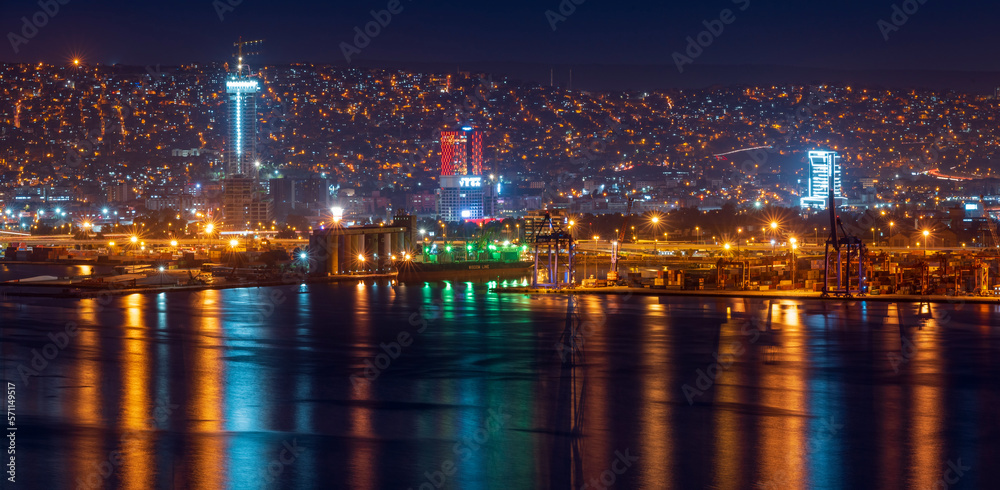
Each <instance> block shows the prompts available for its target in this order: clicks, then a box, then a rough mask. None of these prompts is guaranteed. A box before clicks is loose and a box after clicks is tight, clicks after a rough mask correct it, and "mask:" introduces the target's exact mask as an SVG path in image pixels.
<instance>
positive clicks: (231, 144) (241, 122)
mask: <svg viewBox="0 0 1000 490" xmlns="http://www.w3.org/2000/svg"><path fill="white" fill-rule="evenodd" d="M260 42H262V41H243V40H242V39H240V41H239V42H237V43H236V47H237V48H238V49H239V51H238V53H237V55H236V56H237V58H236V70H235V71H232V72H230V73H229V75H228V76H227V77H226V93H227V94H229V104H228V105H229V141H227V144H226V177H225V179H224V180H223V184H222V189H223V192H222V213H223V220H224V224H225V227H226V228H227V229H229V230H246V231H249V230H253V229H256V228H258V227H261V226H264V223H270V222H271V202H270V201H268V200H266V199H264V196H265V194H266V193H265V192H264V190H263V188H262V187H261V185H260V182H259V181H258V179H257V175H256V173H257V158H258V157H257V93H258V92H259V91H260V84H259V83H258V82H257V79H256V78H253V77H252V76H251V75H250V73H251V72H250V67H249V66H247V64H246V63H244V62H243V56H244V55H250V54H252V53H246V52H244V51H243V48H244V47H245V46H249V45H253V44H258V43H260Z"/></svg>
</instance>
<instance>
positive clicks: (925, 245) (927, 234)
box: [924, 230, 931, 256]
mask: <svg viewBox="0 0 1000 490" xmlns="http://www.w3.org/2000/svg"><path fill="white" fill-rule="evenodd" d="M930 235H931V232H930V231H928V230H924V255H925V256H926V255H927V237H929V236H930Z"/></svg>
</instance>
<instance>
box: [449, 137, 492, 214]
mask: <svg viewBox="0 0 1000 490" xmlns="http://www.w3.org/2000/svg"><path fill="white" fill-rule="evenodd" d="M440 184H441V188H440V189H439V190H438V214H439V215H440V216H441V218H442V219H444V220H445V221H459V220H467V219H473V220H478V219H483V218H485V217H486V216H484V207H485V208H486V209H492V208H493V207H492V206H484V201H483V199H484V197H486V195H487V194H488V195H489V196H492V193H484V192H483V191H484V189H483V186H484V183H483V133H482V131H479V130H477V129H475V128H473V127H471V126H464V127H462V128H461V129H460V130H458V131H442V132H441V180H440Z"/></svg>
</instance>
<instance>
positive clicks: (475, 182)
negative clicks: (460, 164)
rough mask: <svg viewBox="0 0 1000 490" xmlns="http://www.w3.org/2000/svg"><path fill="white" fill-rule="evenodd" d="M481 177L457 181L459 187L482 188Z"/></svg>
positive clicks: (463, 178)
mask: <svg viewBox="0 0 1000 490" xmlns="http://www.w3.org/2000/svg"><path fill="white" fill-rule="evenodd" d="M482 185H483V179H482V177H462V178H461V179H458V186H459V187H482Z"/></svg>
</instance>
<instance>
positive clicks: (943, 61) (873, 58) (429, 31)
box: [0, 0, 1000, 71]
mask: <svg viewBox="0 0 1000 490" xmlns="http://www.w3.org/2000/svg"><path fill="white" fill-rule="evenodd" d="M53 1H54V0H53ZM220 1H221V2H225V0H220ZM232 1H233V2H234V3H235V2H237V1H238V0H232ZM746 1H749V2H750V5H749V7H748V9H747V10H746V11H745V12H740V11H739V5H735V4H734V2H733V1H732V0H710V1H687V2H663V1H658V2H656V1H653V2H621V1H608V0H586V1H585V2H584V3H582V4H581V5H579V6H576V12H574V13H573V14H572V15H570V16H568V17H567V19H566V20H565V21H564V22H560V23H559V24H558V29H557V30H556V31H555V32H553V31H552V29H551V27H550V25H549V22H548V21H547V20H546V17H545V11H546V10H549V9H551V10H557V9H558V8H559V4H560V0H541V1H539V0H533V1H526V0H508V1H501V2H482V1H479V2H471V1H466V2H451V1H431V0H412V1H410V0H402V5H403V7H404V10H403V11H402V12H401V13H399V14H397V15H395V16H394V17H393V19H392V20H391V22H390V23H389V25H388V26H386V27H385V28H384V29H382V31H383V32H382V33H381V34H380V35H379V36H378V37H376V38H374V39H373V40H372V41H371V44H370V45H369V46H368V47H366V48H364V49H363V50H362V53H361V54H360V55H358V56H357V57H356V59H357V60H361V61H365V60H390V61H394V60H402V61H418V62H425V61H432V62H448V63H456V62H461V61H507V62H509V61H514V62H527V63H541V64H548V63H564V64H587V63H612V64H613V63H627V64H662V65H673V61H672V60H671V53H673V52H674V51H681V50H683V48H684V44H685V41H684V39H685V37H686V36H689V35H696V34H697V33H698V32H699V31H701V30H702V29H703V27H702V25H701V23H702V21H703V20H706V19H712V18H718V15H719V12H720V11H721V10H722V9H724V8H732V9H733V10H734V11H735V15H736V20H735V22H733V23H732V24H731V25H728V26H726V29H725V31H724V32H723V33H722V35H721V36H720V37H719V38H718V39H716V40H715V41H714V42H713V44H712V45H711V46H709V47H708V48H707V49H706V50H705V52H704V54H703V55H702V56H701V57H700V58H699V59H698V60H697V62H698V63H699V64H725V65H728V64H767V65H791V66H809V67H823V68H838V69H844V68H846V69H869V68H911V69H922V68H932V69H948V70H987V71H993V70H1000V56H997V55H996V53H995V52H996V51H997V48H998V47H1000V33H998V31H1000V30H998V29H997V28H996V26H995V24H996V19H997V18H998V16H997V14H998V13H1000V6H997V5H996V4H995V3H990V4H989V5H970V3H972V2H946V1H944V0H926V3H925V4H924V5H921V6H920V8H919V10H918V11H917V13H916V14H914V15H913V16H912V17H911V18H910V19H909V20H908V21H907V22H906V23H905V24H903V25H902V26H901V27H900V29H899V30H898V31H897V32H893V33H892V34H891V35H890V38H889V40H888V41H886V40H884V39H883V37H882V34H881V33H880V32H879V28H878V27H877V22H878V20H879V19H889V16H890V14H891V13H892V10H891V9H892V5H893V3H896V4H900V5H902V2H900V1H899V0H894V1H886V0H842V1H825V2H811V1H785V2H777V1H765V0H740V2H746ZM911 1H913V2H916V1H917V0H911ZM387 3H388V2H387V0H363V1H354V2H343V1H321V2H315V1H301V2H278V1H265V0H243V1H242V3H241V4H239V5H238V6H236V7H234V8H233V11H232V12H228V13H226V14H225V20H223V21H220V20H219V17H218V15H217V14H216V10H215V8H214V7H213V1H212V0H197V1H192V0H171V1H135V0H131V1H123V0H69V3H68V4H66V5H61V6H60V12H58V13H57V14H56V15H55V16H54V17H53V18H52V19H51V21H49V23H48V25H45V26H44V27H41V28H40V29H39V31H38V33H37V35H35V36H34V38H32V39H30V40H28V43H27V44H24V45H22V46H20V47H19V50H20V52H19V53H17V54H15V53H14V50H13V49H12V48H11V45H10V44H11V43H10V41H9V39H5V43H4V46H3V47H2V48H0V61H15V62H35V61H47V62H64V61H66V60H68V59H70V58H71V56H72V55H73V54H81V55H82V56H83V57H84V58H85V59H86V60H87V61H88V62H91V63H125V64H139V65H146V64H150V63H162V64H178V63H182V62H195V61H210V60H225V59H227V58H228V56H229V54H230V50H231V48H230V46H231V44H232V42H233V40H235V39H236V38H237V37H238V36H240V35H242V36H244V37H248V38H266V39H267V44H266V45H265V46H263V49H262V51H263V56H262V57H260V58H259V59H258V61H257V63H261V62H264V63H282V62H294V61H311V62H334V63H340V64H343V63H345V61H344V57H343V56H342V54H341V49H340V43H341V42H343V41H347V42H350V41H351V39H352V38H353V37H354V33H353V28H354V27H355V26H363V25H364V24H365V23H366V22H368V21H370V20H371V17H370V15H369V11H370V10H372V9H378V10H381V9H384V8H385V7H386V5H387ZM564 3H567V4H568V3H570V0H565V1H564ZM976 3H978V2H976ZM984 3H985V2H984ZM0 9H2V10H0V31H2V32H3V33H5V38H7V33H9V32H14V33H20V31H21V24H22V21H21V20H20V18H21V17H22V16H29V18H30V16H32V14H34V13H35V12H37V11H39V6H38V3H37V0H4V2H3V5H2V7H0Z"/></svg>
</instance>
